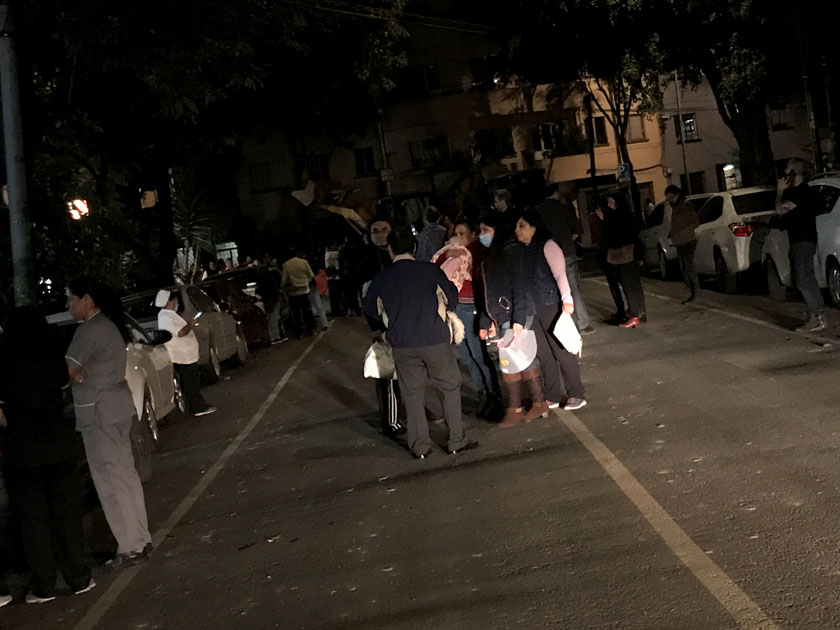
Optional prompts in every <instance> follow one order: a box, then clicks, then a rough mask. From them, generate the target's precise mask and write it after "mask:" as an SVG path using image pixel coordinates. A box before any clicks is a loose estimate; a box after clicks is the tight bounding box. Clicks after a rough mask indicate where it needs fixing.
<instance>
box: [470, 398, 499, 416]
mask: <svg viewBox="0 0 840 630" xmlns="http://www.w3.org/2000/svg"><path fill="white" fill-rule="evenodd" d="M483 398H484V404H483V405H481V407H480V408H479V410H478V411H476V412H475V415H476V416H478V417H479V418H486V417H487V416H488V415H489V414H490V413H491V412H492V411H493V409H494V408H495V407H497V406H498V405H500V404H501V403H500V401H499V394H498V393H497V392H484V395H483Z"/></svg>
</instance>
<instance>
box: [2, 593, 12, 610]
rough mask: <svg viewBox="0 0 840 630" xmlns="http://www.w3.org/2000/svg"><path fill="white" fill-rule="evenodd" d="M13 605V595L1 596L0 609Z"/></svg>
mask: <svg viewBox="0 0 840 630" xmlns="http://www.w3.org/2000/svg"><path fill="white" fill-rule="evenodd" d="M11 603H12V596H11V595H0V608H3V606H5V605H6V604H11Z"/></svg>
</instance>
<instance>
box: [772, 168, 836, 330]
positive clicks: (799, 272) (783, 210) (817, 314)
mask: <svg viewBox="0 0 840 630" xmlns="http://www.w3.org/2000/svg"><path fill="white" fill-rule="evenodd" d="M810 175H811V165H810V164H809V163H808V162H807V161H805V160H803V159H800V158H794V159H792V160H790V161H789V162H788V164H787V168H786V169H785V176H784V178H783V179H781V180H780V181H779V186H778V197H777V200H776V209H777V211H778V212H779V214H780V215H782V217H781V226H780V227H782V228H783V229H787V233H788V242H789V243H790V263H791V270H792V271H793V281H794V284H795V285H796V288H797V289H799V291H800V293H802V298H803V299H804V300H805V306H806V308H807V310H808V320H807V321H806V322H805V323H804V324H803V325H802V326H800V327H799V328H797V329H796V330H797V331H798V332H817V331H820V330H822V329H823V328H825V317H824V313H825V302H823V297H822V293H820V287H819V285H818V284H817V275H816V272H815V271H814V256H815V255H816V253H817V214H819V212H820V208H821V206H822V203H821V200H820V199H819V197H818V196H817V194H816V193H815V192H814V190H813V189H812V188H811V187H810V186H808V184H807V180H808V177H810Z"/></svg>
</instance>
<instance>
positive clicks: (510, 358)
mask: <svg viewBox="0 0 840 630" xmlns="http://www.w3.org/2000/svg"><path fill="white" fill-rule="evenodd" d="M498 348H499V369H501V371H502V373H503V374H518V373H519V372H522V371H523V370H527V369H528V368H529V367H530V366H531V364H532V363H533V362H534V359H536V358H537V335H536V334H535V333H534V331H533V330H528V329H527V328H525V329H523V330H520V331H519V334H518V335H517V334H514V331H513V329H510V330H508V331H507V332H506V333H505V336H504V337H502V340H501V341H499V345H498Z"/></svg>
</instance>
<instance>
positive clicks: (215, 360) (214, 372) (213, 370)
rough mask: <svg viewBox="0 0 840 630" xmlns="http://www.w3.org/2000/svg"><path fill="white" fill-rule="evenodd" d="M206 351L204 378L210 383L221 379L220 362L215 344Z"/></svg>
mask: <svg viewBox="0 0 840 630" xmlns="http://www.w3.org/2000/svg"><path fill="white" fill-rule="evenodd" d="M207 353H208V361H207V365H205V366H204V370H203V371H204V380H205V381H207V382H208V383H210V384H211V385H212V384H213V383H218V382H219V381H220V380H221V379H222V364H221V362H220V361H219V353H218V352H217V351H216V346H214V345H211V346H210V350H208V351H207Z"/></svg>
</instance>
